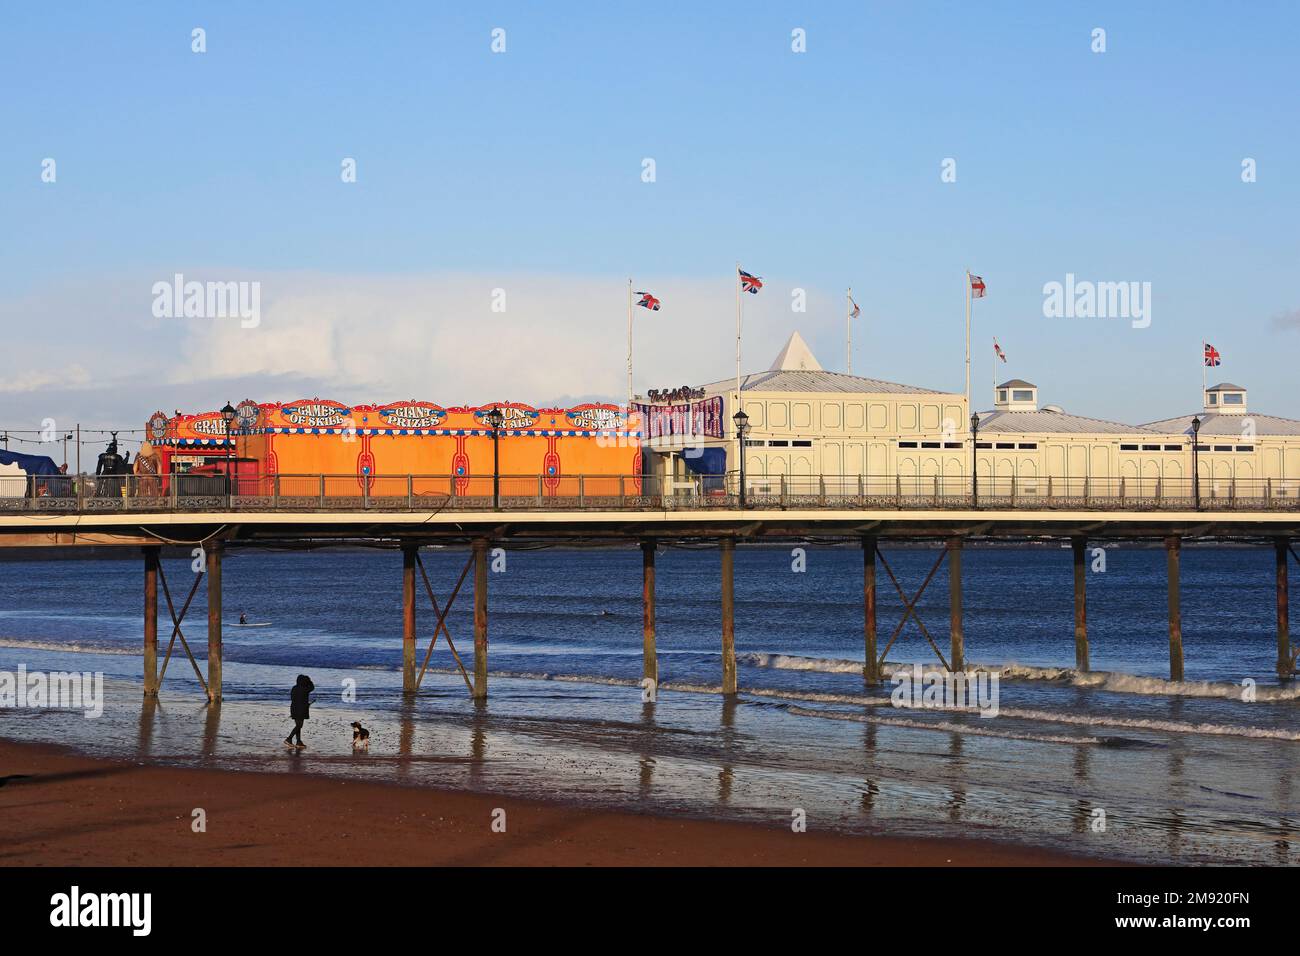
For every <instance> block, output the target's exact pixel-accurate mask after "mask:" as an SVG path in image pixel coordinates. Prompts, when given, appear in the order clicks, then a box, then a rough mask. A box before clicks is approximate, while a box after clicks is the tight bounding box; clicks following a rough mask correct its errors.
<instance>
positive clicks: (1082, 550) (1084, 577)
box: [1070, 536, 1088, 671]
mask: <svg viewBox="0 0 1300 956" xmlns="http://www.w3.org/2000/svg"><path fill="white" fill-rule="evenodd" d="M1070 547H1071V548H1072V549H1073V551H1074V555H1073V557H1074V669H1075V670H1077V671H1086V670H1087V669H1088V566H1087V550H1088V539H1087V538H1084V537H1080V536H1076V537H1074V538H1071V539H1070Z"/></svg>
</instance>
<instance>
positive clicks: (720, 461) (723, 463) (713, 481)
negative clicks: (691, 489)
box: [682, 448, 727, 494]
mask: <svg viewBox="0 0 1300 956" xmlns="http://www.w3.org/2000/svg"><path fill="white" fill-rule="evenodd" d="M682 461H684V462H685V463H686V467H687V468H689V469H690V470H691V471H693V472H695V473H696V474H697V475H704V489H703V490H704V492H705V493H706V494H707V493H708V492H710V491H721V490H722V488H723V479H722V477H721V476H722V475H724V474H725V473H726V471H727V450H726V449H725V448H683V449H682Z"/></svg>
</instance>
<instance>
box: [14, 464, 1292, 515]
mask: <svg viewBox="0 0 1300 956" xmlns="http://www.w3.org/2000/svg"><path fill="white" fill-rule="evenodd" d="M739 490H740V489H739V480H738V476H737V475H736V474H735V473H734V472H733V473H730V474H725V475H693V476H691V477H690V478H676V479H674V478H655V477H647V476H633V475H504V474H503V475H499V476H496V477H495V478H494V476H492V475H366V476H361V475H356V474H351V475H328V474H316V475H298V474H280V475H262V474H247V473H243V474H235V475H232V476H231V477H230V478H229V479H227V477H226V476H224V475H216V476H214V475H211V474H205V475H189V474H175V475H163V476H157V475H152V476H151V475H112V476H100V477H96V476H90V475H88V476H71V475H49V476H46V475H40V476H0V512H8V513H14V512H49V511H62V512H78V513H95V512H104V511H137V512H168V511H170V512H195V511H248V512H258V511H286V512H288V511H292V512H303V511H442V510H447V509H455V510H465V511H483V510H492V509H494V508H495V509H499V510H501V511H617V510H626V511H664V510H691V509H695V510H706V509H720V510H725V509H735V508H738V507H740V506H741V495H740V494H739ZM744 507H746V508H749V509H755V510H815V509H830V510H845V509H867V510H881V509H898V510H943V509H950V510H966V509H970V508H985V509H991V510H1017V511H1040V510H1079V509H1083V510H1110V511H1187V510H1203V511H1300V479H1285V480H1283V479H1271V478H1255V479H1243V478H1236V479H1228V478H1225V479H1211V478H1203V479H1201V480H1200V482H1199V483H1196V482H1193V481H1192V480H1191V479H1185V478H1184V479H1168V478H1076V477H1063V478H1062V477H1044V478H1025V477H989V476H985V475H981V476H979V479H978V482H977V483H976V484H975V486H974V487H972V483H971V479H970V477H969V476H939V475H932V476H925V475H921V476H917V475H912V476H901V475H888V476H878V475H812V476H808V475H747V476H746V478H745V494H744Z"/></svg>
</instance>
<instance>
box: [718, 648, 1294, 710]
mask: <svg viewBox="0 0 1300 956" xmlns="http://www.w3.org/2000/svg"><path fill="white" fill-rule="evenodd" d="M736 659H737V661H738V662H740V663H743V664H748V665H749V666H751V667H768V668H773V669H775V670H791V671H814V672H817V673H820V674H861V673H862V666H863V665H862V661H854V660H844V659H840V658H821V657H799V656H797V655H793V654H761V653H751V654H738V655H737V657H736ZM901 666H903V665H900V664H890V663H886V664H885V670H886V673H888V672H889V671H890V669H891V668H897V667H901ZM970 669H972V670H983V671H988V672H990V673H996V674H998V675H999V676H1000V677H1001V679H1002V680H1007V681H1046V682H1048V683H1057V684H1069V685H1071V686H1074V687H1083V688H1087V689H1090V690H1102V691H1109V692H1111V693H1116V694H1139V695H1144V696H1161V697H1215V698H1220V699H1222V700H1241V694H1242V686H1241V685H1240V684H1236V683H1232V682H1230V681H1171V680H1165V679H1163V678H1160V677H1143V676H1141V675H1138V674H1123V673H1120V672H1118V671H1083V672H1080V671H1076V670H1075V669H1074V668H1072V667H1035V666H1032V665H1029V664H1015V663H1011V664H971V665H970ZM1255 699H1256V701H1288V700H1300V684H1296V685H1295V686H1289V687H1258V686H1257V687H1256V688H1255Z"/></svg>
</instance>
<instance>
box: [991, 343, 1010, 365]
mask: <svg viewBox="0 0 1300 956" xmlns="http://www.w3.org/2000/svg"><path fill="white" fill-rule="evenodd" d="M993 354H994V355H996V356H997V357H998V358H1000V359H1002V361H1004V362H1005V361H1006V360H1007V353H1006V352H1003V351H1002V346H1000V345H998V340H997V339H994V340H993Z"/></svg>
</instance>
